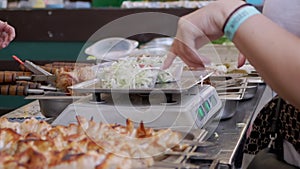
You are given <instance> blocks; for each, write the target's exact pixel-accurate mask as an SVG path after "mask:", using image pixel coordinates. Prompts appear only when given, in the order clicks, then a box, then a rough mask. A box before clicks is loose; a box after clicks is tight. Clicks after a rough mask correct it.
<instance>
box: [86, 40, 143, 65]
mask: <svg viewBox="0 0 300 169" xmlns="http://www.w3.org/2000/svg"><path fill="white" fill-rule="evenodd" d="M138 45H139V43H138V41H134V40H129V39H125V38H121V37H111V38H106V39H102V40H99V41H97V42H95V43H94V44H92V45H91V46H89V47H87V48H86V49H85V53H86V54H88V55H92V56H95V57H96V58H97V60H98V61H115V60H118V59H120V58H122V57H126V56H127V55H128V54H129V53H131V52H132V51H133V50H134V49H135V48H136V47H137V46H138Z"/></svg>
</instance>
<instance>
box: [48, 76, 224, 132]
mask: <svg viewBox="0 0 300 169" xmlns="http://www.w3.org/2000/svg"><path fill="white" fill-rule="evenodd" d="M195 73H196V74H195ZM208 76H209V74H208V72H206V71H197V72H194V71H193V72H192V74H191V72H184V73H183V75H182V78H181V80H180V81H178V82H176V83H168V84H156V85H155V87H154V88H152V89H103V88H101V85H100V83H99V80H98V79H93V80H90V81H86V82H83V83H81V84H77V85H74V86H72V87H71V89H72V90H73V91H75V92H80V93H86V92H89V93H92V94H91V95H89V96H86V97H84V98H82V99H80V100H78V101H76V102H74V103H72V104H70V105H69V106H68V107H67V108H66V109H65V110H64V111H63V112H62V113H61V114H60V115H59V116H58V117H57V118H56V119H55V121H53V123H52V124H53V125H68V124H70V123H77V120H76V116H83V117H85V118H86V119H93V120H94V121H96V122H103V123H111V124H112V123H118V124H121V125H126V119H130V120H131V121H133V122H134V124H135V125H136V126H137V125H139V124H140V122H143V123H144V125H145V126H146V127H151V128H154V129H155V128H160V129H161V128H172V129H177V130H186V129H187V130H189V129H198V128H203V127H204V126H205V125H206V124H208V122H209V121H210V120H212V119H214V118H215V117H216V116H217V115H218V114H219V113H220V111H221V108H222V101H221V100H220V99H219V97H218V94H217V92H216V90H215V88H214V87H212V86H210V85H202V84H201V83H199V82H201V81H203V80H204V79H205V78H207V77H208ZM195 77H196V78H195Z"/></svg>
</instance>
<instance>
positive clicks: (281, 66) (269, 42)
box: [233, 15, 300, 108]
mask: <svg viewBox="0 0 300 169" xmlns="http://www.w3.org/2000/svg"><path fill="white" fill-rule="evenodd" d="M233 42H234V44H235V45H236V47H237V48H238V49H239V50H240V51H241V52H242V53H243V54H244V55H245V56H246V58H247V59H248V60H249V62H250V63H251V64H252V65H253V66H254V67H255V69H256V70H257V71H258V72H259V74H260V75H261V76H262V78H263V79H264V80H265V81H266V82H267V84H268V85H270V86H271V88H272V89H273V90H275V91H276V92H277V93H278V94H279V95H280V96H281V97H283V98H285V99H286V100H287V101H289V102H290V103H292V104H293V105H295V106H297V107H298V108H300V39H299V38H298V37H297V36H294V35H292V34H291V33H289V32H287V31H285V30H284V29H282V28H281V27H279V26H277V25H276V24H275V23H273V22H272V21H270V20H269V19H268V18H266V17H264V16H263V15H256V16H253V17H251V18H249V19H248V20H247V21H245V22H244V23H243V24H242V25H241V26H240V27H239V29H238V30H237V32H236V34H235V36H234V39H233Z"/></svg>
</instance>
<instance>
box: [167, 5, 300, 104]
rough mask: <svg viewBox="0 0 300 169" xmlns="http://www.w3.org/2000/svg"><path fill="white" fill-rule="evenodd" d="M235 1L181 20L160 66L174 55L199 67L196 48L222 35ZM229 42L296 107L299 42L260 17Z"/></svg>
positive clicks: (299, 100)
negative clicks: (165, 57) (168, 53)
mask: <svg viewBox="0 0 300 169" xmlns="http://www.w3.org/2000/svg"><path fill="white" fill-rule="evenodd" d="M243 3H244V2H243V1H239V0H230V1H228V0H220V1H216V2H212V3H211V4H209V5H207V6H205V7H204V8H202V9H199V10H197V11H196V12H194V13H191V14H189V15H187V16H184V17H182V18H181V19H180V20H179V23H178V30H177V34H176V40H175V41H174V43H173V44H172V46H171V49H170V52H171V53H173V55H169V56H168V58H167V59H166V61H165V65H164V67H165V68H166V67H168V66H170V64H171V63H172V61H173V59H174V57H175V56H180V57H181V58H182V60H183V61H184V62H185V63H186V64H188V65H189V66H192V67H201V66H202V67H203V65H204V64H203V59H202V58H203V57H201V56H199V53H197V49H199V48H200V47H201V46H203V45H204V44H206V43H208V42H209V41H210V40H214V39H217V38H219V37H221V36H222V35H223V32H222V27H223V24H224V23H225V20H226V18H227V17H228V16H229V15H230V13H231V12H232V11H234V9H236V8H237V7H238V6H240V5H241V4H243ZM233 42H234V44H235V45H236V47H237V48H238V49H239V50H240V51H241V52H242V53H243V54H244V55H245V56H246V58H247V59H248V60H249V62H250V63H251V64H252V65H253V66H254V67H255V68H256V70H257V71H258V72H259V73H260V75H261V76H262V78H263V79H264V80H265V81H266V82H267V84H269V85H270V86H271V87H272V89H274V90H275V91H276V92H277V93H278V94H279V95H280V96H281V97H283V98H284V99H286V100H287V101H289V102H290V103H292V104H293V105H295V106H296V107H298V108H300V73H299V72H300V39H299V38H298V37H296V36H294V35H292V34H290V33H289V32H287V31H285V30H284V29H282V28H280V27H279V26H277V25H276V24H275V23H273V22H272V21H271V20H269V19H268V18H266V17H265V16H263V15H262V14H256V15H253V16H251V17H250V18H248V19H247V20H246V21H244V22H243V23H242V24H241V25H240V27H239V28H238V29H237V31H236V33H235V35H234V37H233Z"/></svg>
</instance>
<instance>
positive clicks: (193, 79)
mask: <svg viewBox="0 0 300 169" xmlns="http://www.w3.org/2000/svg"><path fill="white" fill-rule="evenodd" d="M212 73H213V72H212V71H207V70H204V71H183V73H182V76H181V78H180V80H178V81H176V82H171V83H156V84H155V86H154V87H153V88H102V86H101V82H100V80H99V79H92V80H89V81H85V82H82V83H78V84H76V85H73V86H70V87H69V89H71V90H72V91H73V92H76V93H113V92H118V93H150V92H152V91H155V90H156V91H157V90H159V91H162V92H164V93H183V92H185V91H188V90H189V89H191V88H192V87H194V86H195V85H197V84H199V83H201V82H202V81H203V80H204V79H206V78H208V77H209V76H210V75H211V74H212Z"/></svg>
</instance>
